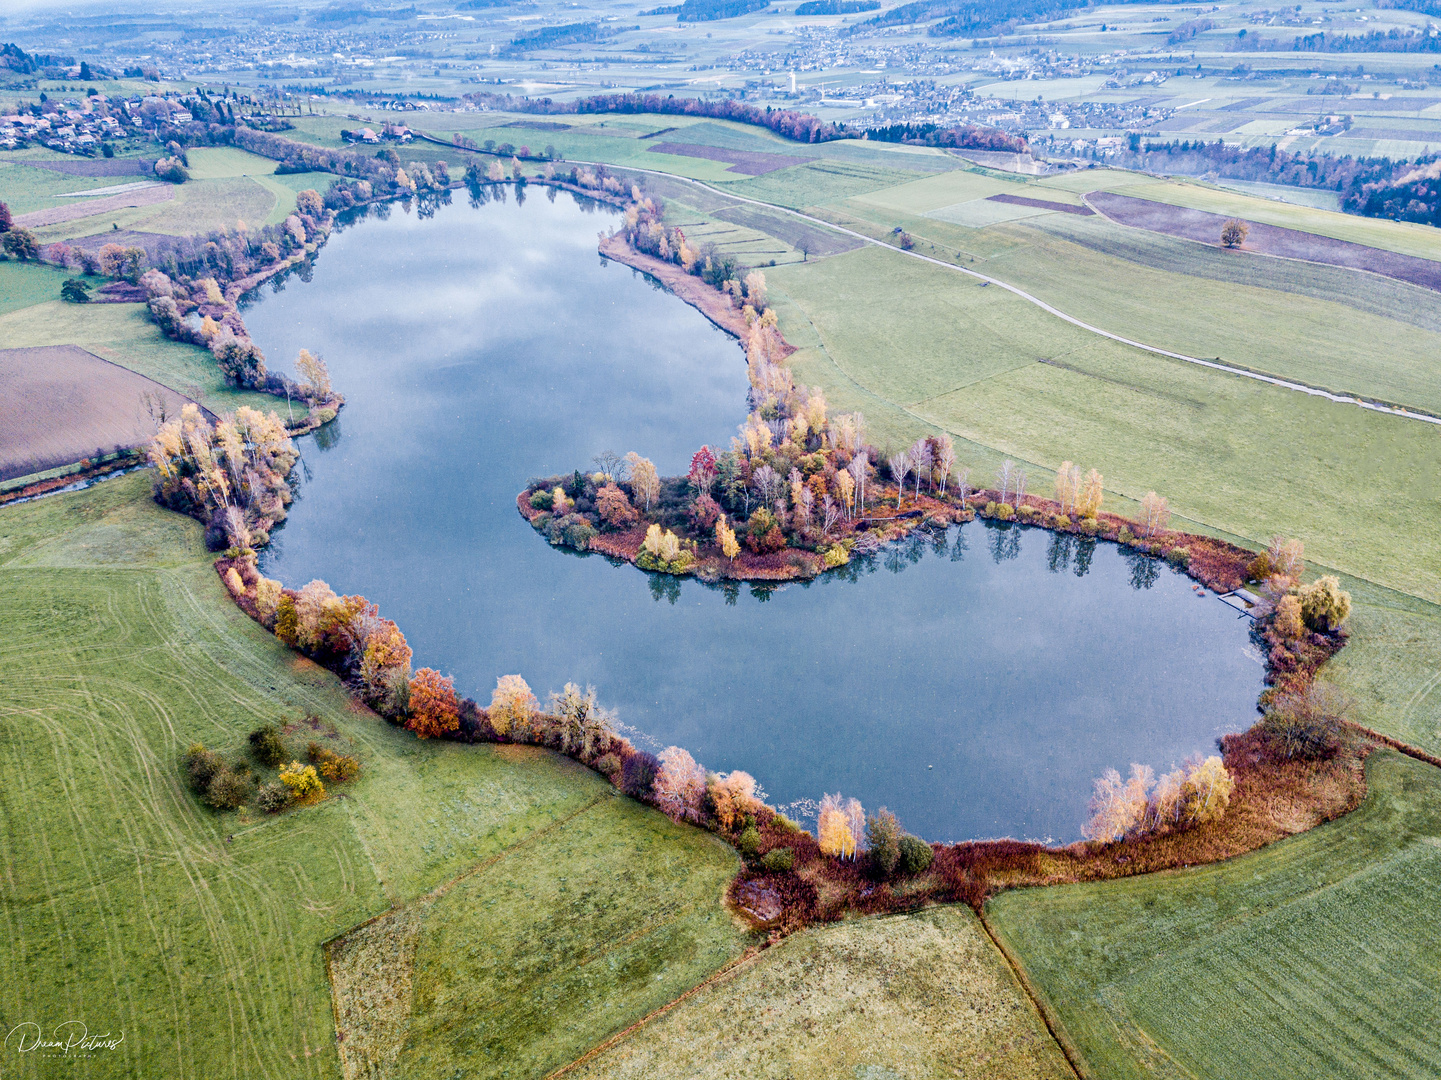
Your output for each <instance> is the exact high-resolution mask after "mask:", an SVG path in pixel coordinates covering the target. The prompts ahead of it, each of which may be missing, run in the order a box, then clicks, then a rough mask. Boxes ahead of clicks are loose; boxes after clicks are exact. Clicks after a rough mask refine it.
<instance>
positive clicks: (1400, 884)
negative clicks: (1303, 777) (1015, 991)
mask: <svg viewBox="0 0 1441 1080" xmlns="http://www.w3.org/2000/svg"><path fill="white" fill-rule="evenodd" d="M1366 772H1367V781H1368V785H1369V794H1368V795H1367V798H1366V801H1365V803H1364V804H1363V805H1362V807H1361V808H1360V809H1359V810H1357V811H1355V812H1354V813H1352V814H1349V815H1347V816H1346V817H1344V818H1342V819H1340V820H1338V821H1336V822H1333V823H1331V824H1329V825H1324V826H1321V827H1320V828H1318V829H1315V830H1313V831H1311V832H1309V833H1305V834H1302V835H1300V836H1295V837H1292V838H1290V839H1287V840H1284V841H1281V842H1279V843H1276V844H1273V845H1272V846H1271V847H1268V848H1265V849H1263V850H1261V851H1257V852H1253V853H1252V854H1250V855H1245V856H1242V857H1241V858H1238V859H1233V860H1231V861H1229V862H1226V863H1221V864H1217V865H1214V866H1208V867H1203V868H1200V869H1194V870H1186V871H1181V872H1177V873H1169V874H1157V875H1149V876H1145V877H1136V878H1128V879H1125V880H1121V881H1112V882H1106V883H1102V884H1096V885H1076V886H1064V887H1058V888H1050V889H1029V890H1024V891H1019V892H1014V893H1005V894H1002V895H1001V896H999V897H997V898H996V899H995V900H992V901H991V902H990V903H989V904H988V905H987V915H988V917H989V919H990V921H991V923H992V926H993V927H994V928H995V929H996V930H997V932H998V934H999V936H1000V937H1001V939H1002V941H1003V942H1004V943H1005V944H1006V946H1007V948H1008V949H1009V950H1010V951H1011V952H1012V954H1013V955H1014V956H1016V957H1018V958H1019V959H1020V961H1021V962H1022V964H1023V966H1024V967H1025V969H1026V972H1027V974H1028V975H1029V976H1030V979H1031V981H1032V983H1033V984H1034V985H1035V986H1036V987H1037V988H1038V991H1039V992H1040V993H1041V995H1042V996H1043V998H1044V1000H1045V1001H1046V1002H1047V1004H1048V1005H1049V1007H1050V1009H1051V1010H1052V1011H1053V1013H1054V1015H1056V1016H1057V1017H1059V1019H1060V1021H1061V1023H1062V1025H1063V1026H1064V1029H1065V1032H1066V1033H1067V1035H1068V1036H1069V1037H1070V1039H1071V1040H1072V1042H1073V1043H1074V1045H1075V1046H1076V1047H1077V1048H1078V1049H1079V1050H1080V1052H1081V1055H1082V1056H1083V1059H1084V1061H1085V1063H1086V1066H1087V1072H1088V1073H1089V1074H1090V1075H1093V1076H1097V1077H1106V1078H1107V1080H1124V1078H1127V1077H1151V1076H1196V1077H1207V1078H1212V1080H1264V1078H1272V1077H1274V1078H1277V1080H1290V1078H1294V1077H1302V1076H1306V1077H1312V1076H1315V1077H1321V1076H1324V1077H1328V1078H1336V1080H1340V1078H1344V1077H1356V1078H1364V1077H1377V1076H1387V1077H1434V1076H1435V1075H1436V1071H1437V1057H1436V1045H1435V1037H1434V1036H1435V1031H1436V1029H1437V1026H1438V1024H1441V969H1438V967H1437V965H1436V957H1437V956H1438V955H1441V924H1438V922H1437V920H1436V918H1435V897H1436V895H1437V891H1438V890H1441V771H1438V770H1436V769H1435V768H1433V767H1431V766H1429V765H1426V764H1423V763H1421V762H1418V761H1415V760H1413V759H1410V758H1405V757H1402V756H1401V755H1399V754H1396V753H1394V752H1391V751H1386V752H1381V753H1377V754H1375V755H1374V756H1373V757H1372V758H1371V760H1370V762H1369V763H1368V766H1367V770H1366Z"/></svg>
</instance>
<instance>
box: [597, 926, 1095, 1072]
mask: <svg viewBox="0 0 1441 1080" xmlns="http://www.w3.org/2000/svg"><path fill="white" fill-rule="evenodd" d="M571 1075H573V1076H575V1077H577V1078H586V1080H601V1078H607V1080H611V1078H613V1080H632V1078H633V1080H642V1078H644V1080H651V1078H654V1080H688V1078H691V1077H700V1076H705V1077H714V1078H722V1077H724V1078H734V1080H752V1078H754V1080H762V1078H772V1077H775V1078H781V1077H785V1078H790V1080H830V1078H832V1077H852V1076H858V1077H896V1078H905V1080H920V1078H931V1077H937V1078H939V1077H966V1078H974V1080H982V1078H992V1077H1004V1078H1006V1080H1031V1078H1036V1080H1040V1078H1043V1077H1044V1078H1052V1077H1054V1078H1060V1077H1071V1076H1074V1074H1073V1073H1072V1072H1071V1070H1070V1068H1069V1067H1068V1066H1067V1064H1066V1061H1065V1058H1064V1057H1063V1056H1062V1054H1061V1052H1060V1049H1059V1047H1057V1045H1056V1043H1055V1041H1054V1040H1053V1039H1052V1038H1051V1036H1050V1034H1049V1033H1048V1032H1047V1031H1046V1029H1045V1027H1044V1026H1043V1024H1042V1023H1041V1020H1040V1017H1039V1016H1037V1014H1036V1011H1035V1007H1034V1006H1033V1005H1032V1004H1031V1002H1030V1001H1029V999H1028V998H1026V996H1025V993H1024V992H1023V991H1022V990H1021V988H1020V985H1019V984H1018V983H1017V982H1016V977H1015V975H1014V974H1013V973H1012V971H1011V970H1010V968H1009V967H1008V966H1007V964H1006V962H1005V960H1004V959H1003V958H1002V957H1001V956H1000V954H999V953H998V952H997V950H996V948H995V946H994V945H993V944H992V943H991V941H990V939H989V938H988V937H987V936H986V933H985V931H984V929H982V928H981V926H980V924H979V921H978V920H977V918H976V916H975V915H974V914H973V913H972V912H971V910H970V909H969V908H966V907H937V908H930V909H928V910H926V911H923V912H919V913H917V914H914V915H897V916H889V917H885V918H867V919H852V920H847V921H846V922H842V923H838V924H834V925H829V926H820V927H813V928H811V929H808V930H804V931H802V932H800V933H799V934H796V935H795V936H793V937H790V938H787V939H786V940H785V941H784V942H782V943H781V944H780V945H778V946H775V947H773V948H771V949H768V950H767V951H765V952H763V953H761V954H760V956H759V957H757V958H756V959H755V960H753V961H751V962H749V963H747V964H745V965H742V966H741V967H740V968H738V969H737V970H736V971H735V973H734V974H727V975H725V976H722V977H721V978H719V979H717V980H716V982H715V983H713V984H711V985H709V986H707V987H706V988H705V989H703V990H702V991H700V992H699V993H698V994H696V995H695V996H694V997H692V998H690V999H688V1000H687V1001H685V1002H683V1003H682V1004H681V1005H679V1006H677V1007H676V1008H675V1009H674V1010H672V1011H671V1012H669V1013H667V1014H666V1015H665V1016H663V1017H660V1018H658V1019H656V1020H654V1021H652V1022H650V1023H649V1024H647V1025H646V1026H645V1027H643V1028H641V1029H640V1030H639V1031H637V1032H635V1033H633V1034H631V1035H629V1036H627V1037H626V1038H625V1039H623V1040H622V1041H621V1042H619V1043H617V1044H616V1045H615V1046H614V1047H612V1048H611V1049H608V1050H606V1051H605V1052H603V1053H601V1054H600V1055H598V1056H597V1057H595V1058H594V1059H592V1060H591V1061H590V1062H588V1063H587V1064H585V1065H584V1066H582V1067H581V1068H580V1069H578V1070H576V1071H575V1072H574V1073H572V1074H571Z"/></svg>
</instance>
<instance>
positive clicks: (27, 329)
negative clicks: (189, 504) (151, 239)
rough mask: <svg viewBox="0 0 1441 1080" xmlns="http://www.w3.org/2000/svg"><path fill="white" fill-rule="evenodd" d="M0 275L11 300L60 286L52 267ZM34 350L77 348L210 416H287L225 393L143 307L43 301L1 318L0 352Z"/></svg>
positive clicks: (5, 267) (219, 380)
mask: <svg viewBox="0 0 1441 1080" xmlns="http://www.w3.org/2000/svg"><path fill="white" fill-rule="evenodd" d="M0 275H4V276H0V282H4V283H11V282H13V283H14V285H15V290H16V293H21V292H22V291H28V292H32V293H38V292H40V290H41V289H43V288H44V287H46V284H47V283H49V282H51V281H52V279H53V282H54V285H53V287H54V288H55V289H56V291H57V293H58V290H59V282H60V281H62V280H63V279H64V277H63V275H61V274H60V273H59V272H58V271H55V270H54V269H53V268H49V267H38V266H33V265H31V266H25V267H20V266H17V265H16V264H13V263H0ZM0 311H3V308H0ZM38 345H79V346H81V347H82V348H85V349H89V350H90V351H91V352H93V353H94V354H95V355H96V356H99V357H102V358H103V359H106V360H109V361H111V362H112V363H116V364H119V365H120V366H122V367H127V368H129V369H130V370H131V371H137V372H139V373H140V374H141V375H144V376H146V377H147V378H151V379H154V380H155V381H156V382H158V383H162V384H164V385H165V386H168V387H170V388H171V389H173V390H178V391H180V392H181V393H182V394H186V395H188V396H189V397H192V398H194V399H195V400H196V401H199V402H200V403H201V404H202V405H204V406H206V407H207V408H209V409H211V410H212V411H214V412H223V411H226V410H230V409H235V408H237V407H239V406H241V405H249V406H251V407H252V408H256V409H263V410H265V411H266V412H270V411H278V412H282V413H284V414H285V415H286V416H287V417H288V416H289V413H287V412H286V404H285V402H284V400H282V399H280V398H276V397H273V396H271V395H270V394H257V393H254V392H253V391H249V390H237V389H235V388H234V387H231V386H227V385H226V384H225V378H224V376H223V375H221V374H220V369H219V368H218V367H217V366H216V364H215V360H214V358H213V357H212V356H211V355H210V353H209V352H208V351H207V350H205V349H202V348H200V347H199V346H198V345H186V344H183V343H181V342H178V341H171V340H170V339H169V338H167V337H166V336H165V335H164V334H162V333H161V332H160V329H159V327H157V326H156V325H155V324H154V323H153V322H151V321H150V316H149V314H148V313H147V312H146V310H145V306H144V305H143V304H94V303H92V304H68V303H66V302H65V301H63V300H46V301H44V302H41V303H35V302H33V301H32V302H31V304H30V305H29V306H27V307H23V308H20V309H19V310H13V311H9V312H5V313H4V314H0V349H18V348H27V347H33V346H38ZM272 362H273V363H274V364H275V366H276V367H278V368H279V369H281V370H284V369H286V368H288V367H289V364H288V363H287V362H286V361H285V360H284V359H282V358H279V357H277V358H275V359H274V361H272ZM294 408H295V410H296V412H295V415H296V416H297V417H302V416H304V415H305V406H304V405H303V404H300V405H296V406H294Z"/></svg>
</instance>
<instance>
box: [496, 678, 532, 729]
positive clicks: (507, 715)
mask: <svg viewBox="0 0 1441 1080" xmlns="http://www.w3.org/2000/svg"><path fill="white" fill-rule="evenodd" d="M538 705H539V703H538V702H537V701H536V698H535V695H534V694H533V693H531V690H530V687H529V686H527V685H526V682H525V680H524V679H522V678H521V677H520V676H519V675H502V676H500V678H498V679H496V681H495V689H494V690H493V691H491V694H490V709H489V710H488V714H489V716H490V726H491V727H493V728H494V729H495V731H496V734H497V735H501V736H508V737H510V738H513V739H523V738H525V737H526V735H528V734H529V732H530V726H531V722H532V720H533V719H534V717H535V714H536V711H537V708H538Z"/></svg>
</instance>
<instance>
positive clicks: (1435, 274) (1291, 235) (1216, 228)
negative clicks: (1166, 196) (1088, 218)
mask: <svg viewBox="0 0 1441 1080" xmlns="http://www.w3.org/2000/svg"><path fill="white" fill-rule="evenodd" d="M1086 201H1087V202H1089V203H1090V204H1091V205H1092V206H1093V207H1095V208H1096V209H1097V210H1099V211H1100V212H1101V213H1102V214H1104V215H1105V216H1106V217H1108V218H1110V219H1111V220H1112V221H1115V222H1119V223H1120V224H1122V225H1131V226H1134V227H1135V228H1138V229H1146V230H1148V231H1150V232H1158V233H1165V234H1166V235H1167V236H1180V237H1184V238H1185V239H1187V240H1199V241H1201V242H1202V243H1204V244H1214V245H1219V244H1220V242H1221V226H1222V225H1223V224H1224V223H1225V222H1226V221H1228V220H1230V219H1229V218H1227V217H1225V216H1224V215H1222V214H1211V213H1207V212H1206V211H1204V210H1190V209H1187V208H1186V207H1183V206H1171V205H1170V204H1169V203H1160V202H1152V201H1151V200H1150V199H1137V198H1135V197H1133V196H1130V195H1116V194H1114V193H1112V192H1109V191H1093V192H1091V193H1090V194H1089V195H1087V196H1086ZM1246 224H1247V225H1248V226H1249V228H1250V231H1249V232H1248V233H1247V234H1246V242H1245V244H1244V245H1242V247H1241V250H1242V251H1253V252H1256V253H1257V254H1260V255H1277V256H1280V257H1282V258H1286V259H1304V260H1305V261H1307V262H1314V263H1325V264H1327V265H1329V266H1344V267H1346V268H1347V269H1350V270H1369V271H1370V272H1371V273H1373V274H1381V275H1382V276H1384V277H1389V278H1395V279H1396V280H1397V281H1405V282H1409V283H1410V284H1412V285H1420V286H1421V287H1422V288H1425V289H1436V290H1437V291H1441V262H1433V261H1432V260H1431V259H1418V258H1416V257H1415V256H1414V255H1400V254H1397V253H1396V252H1394V251H1382V250H1381V249H1380V248H1373V247H1367V246H1366V245H1365V244H1355V243H1352V242H1351V241H1349V240H1336V239H1333V238H1332V237H1329V236H1317V235H1316V234H1315V233H1308V232H1302V231H1301V230H1299V229H1283V228H1281V227H1279V226H1277V225H1265V224H1262V223H1261V222H1259V221H1248V222H1247V223H1246Z"/></svg>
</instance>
